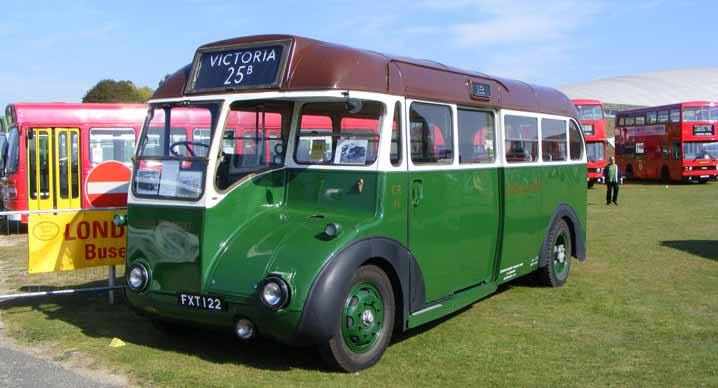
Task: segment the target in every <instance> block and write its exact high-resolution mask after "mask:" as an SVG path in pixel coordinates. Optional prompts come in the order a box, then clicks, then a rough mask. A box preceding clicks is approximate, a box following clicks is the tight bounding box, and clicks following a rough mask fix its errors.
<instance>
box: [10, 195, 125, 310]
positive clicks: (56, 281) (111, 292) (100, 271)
mask: <svg viewBox="0 0 718 388" xmlns="http://www.w3.org/2000/svg"><path fill="white" fill-rule="evenodd" d="M126 209H127V208H126V207H114V208H92V209H61V210H33V211H0V233H2V234H3V235H1V236H0V302H2V301H6V300H11V299H24V298H38V297H47V296H56V295H71V294H76V293H83V292H105V291H106V292H107V293H108V301H109V303H110V304H114V303H115V299H116V298H115V292H116V291H117V290H121V289H122V288H124V286H123V284H124V282H123V281H122V279H123V278H124V266H104V267H91V268H82V269H76V270H73V271H61V272H48V273H40V274H30V273H29V269H28V263H29V261H28V237H27V226H26V225H24V224H22V223H21V222H20V221H13V220H11V219H10V218H11V217H13V218H14V217H17V216H22V215H30V214H57V213H66V212H76V211H105V210H126ZM118 267H119V268H118ZM101 282H107V283H106V284H107V285H106V286H102V285H101Z"/></svg>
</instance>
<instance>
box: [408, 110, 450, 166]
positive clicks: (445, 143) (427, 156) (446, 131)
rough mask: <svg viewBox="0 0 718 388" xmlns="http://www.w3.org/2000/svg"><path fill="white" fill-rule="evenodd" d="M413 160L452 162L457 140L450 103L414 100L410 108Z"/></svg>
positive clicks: (410, 136)
mask: <svg viewBox="0 0 718 388" xmlns="http://www.w3.org/2000/svg"><path fill="white" fill-rule="evenodd" d="M409 131H410V135H409V139H410V140H411V150H410V152H411V161H412V162H414V163H415V164H421V163H452V162H453V160H454V139H453V135H452V125H451V108H450V107H449V106H448V105H438V104H427V103H422V102H413V103H412V104H411V109H410V110H409Z"/></svg>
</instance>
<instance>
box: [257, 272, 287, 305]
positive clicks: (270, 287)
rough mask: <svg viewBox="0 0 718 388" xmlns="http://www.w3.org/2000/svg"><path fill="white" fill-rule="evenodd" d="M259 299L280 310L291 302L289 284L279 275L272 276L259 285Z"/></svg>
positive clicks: (264, 303)
mask: <svg viewBox="0 0 718 388" xmlns="http://www.w3.org/2000/svg"><path fill="white" fill-rule="evenodd" d="M258 291H259V292H258V295H259V300H260V301H261V302H262V304H263V305H265V306H267V307H269V308H270V309H272V310H279V309H281V308H282V307H284V306H286V305H287V303H289V286H287V283H286V282H285V281H284V280H282V279H281V278H280V277H278V276H270V277H268V278H266V279H264V280H263V281H262V283H261V284H260V286H259V287H258Z"/></svg>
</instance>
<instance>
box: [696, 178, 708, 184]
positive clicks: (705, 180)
mask: <svg viewBox="0 0 718 388" xmlns="http://www.w3.org/2000/svg"><path fill="white" fill-rule="evenodd" d="M698 183H701V184H704V183H708V179H699V180H698Z"/></svg>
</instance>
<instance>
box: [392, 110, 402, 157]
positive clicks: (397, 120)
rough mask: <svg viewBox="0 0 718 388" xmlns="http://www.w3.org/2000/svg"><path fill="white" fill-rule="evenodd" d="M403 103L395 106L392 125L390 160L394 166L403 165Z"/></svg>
mask: <svg viewBox="0 0 718 388" xmlns="http://www.w3.org/2000/svg"><path fill="white" fill-rule="evenodd" d="M401 145H402V141H401V103H400V102H399V101H397V102H396V104H395V105H394V122H393V123H392V125H391V153H390V156H389V159H390V161H391V165H392V166H399V165H401V148H402V147H401Z"/></svg>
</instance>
